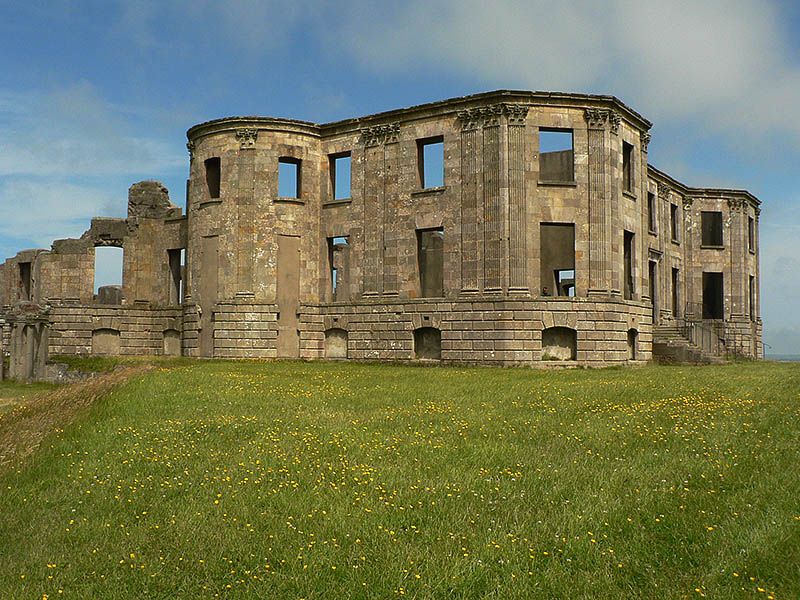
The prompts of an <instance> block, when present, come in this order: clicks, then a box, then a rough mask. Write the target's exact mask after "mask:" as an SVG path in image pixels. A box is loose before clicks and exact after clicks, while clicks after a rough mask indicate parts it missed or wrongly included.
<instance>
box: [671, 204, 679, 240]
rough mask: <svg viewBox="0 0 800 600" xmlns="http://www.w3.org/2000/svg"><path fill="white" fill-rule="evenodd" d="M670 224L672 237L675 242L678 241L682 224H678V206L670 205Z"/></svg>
mask: <svg viewBox="0 0 800 600" xmlns="http://www.w3.org/2000/svg"><path fill="white" fill-rule="evenodd" d="M669 222H670V235H671V237H672V241H673V242H677V241H679V240H678V232H679V231H680V223H679V222H678V205H677V204H670V205H669Z"/></svg>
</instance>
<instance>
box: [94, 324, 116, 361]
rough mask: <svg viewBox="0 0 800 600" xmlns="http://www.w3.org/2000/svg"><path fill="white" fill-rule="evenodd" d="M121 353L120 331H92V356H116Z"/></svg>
mask: <svg viewBox="0 0 800 600" xmlns="http://www.w3.org/2000/svg"><path fill="white" fill-rule="evenodd" d="M119 353H120V342H119V331H117V330H116V329H95V330H94V331H92V354H99V355H105V356H116V355H118V354H119Z"/></svg>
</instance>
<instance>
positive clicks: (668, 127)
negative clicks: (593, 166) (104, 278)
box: [0, 0, 800, 353]
mask: <svg viewBox="0 0 800 600" xmlns="http://www.w3.org/2000/svg"><path fill="white" fill-rule="evenodd" d="M796 4H797V3H794V2H788V1H787V2H777V1H774V0H773V1H765V0H726V1H709V2H703V1H702V0H700V1H694V2H690V1H677V0H659V1H654V2H650V1H648V0H639V1H632V0H610V1H608V2H605V3H597V2H572V3H567V2H562V3H552V2H549V1H548V2H544V1H538V0H530V1H527V2H503V1H496V2H492V3H487V2H479V1H477V0H447V1H435V0H428V1H423V0H408V1H405V2H397V3H393V2H387V3H375V2H373V3H370V2H346V1H341V2H336V3H328V2H319V1H314V0H298V1H293V2H274V1H270V0H263V1H252V2H245V1H241V0H240V1H229V2H222V1H219V0H217V1H214V2H212V1H210V0H192V1H175V2H170V1H168V0H162V1H149V0H141V1H138V2H118V1H114V0H104V1H83V2H79V3H77V2H72V1H66V0H64V1H60V0H52V1H49V2H36V1H33V0H32V1H29V2H27V3H21V2H18V1H7V0H0V8H2V14H3V19H0V51H2V53H1V54H0V56H2V63H3V68H2V69H0V256H11V255H13V254H14V253H15V252H16V251H17V250H19V249H22V248H28V247H48V246H49V244H50V242H51V241H52V239H54V238H57V237H66V236H76V235H80V234H81V233H82V232H83V231H84V230H85V229H86V228H87V226H88V221H89V218H90V217H91V216H95V215H107V216H123V215H124V213H125V208H126V198H127V188H128V186H129V185H130V184H131V183H133V182H134V181H138V180H141V179H158V180H160V181H162V182H164V183H165V184H166V185H167V187H168V188H169V189H170V192H171V195H172V198H173V201H175V202H176V203H177V204H180V205H183V203H184V182H185V179H186V174H187V170H188V160H187V154H186V149H185V131H186V129H188V128H189V127H190V126H191V125H193V124H195V123H199V122H201V121H204V120H207V119H212V118H217V117H221V116H228V115H248V114H260V115H273V116H283V117H293V118H299V119H304V120H310V121H322V122H324V121H330V120H336V119H340V118H347V117H352V116H359V115H363V114H369V113H374V112H378V111H382V110H388V109H391V108H397V107H401V106H409V105H413V104H418V103H421V102H427V101H432V100H438V99H443V98H449V97H453V96H460V95H464V94H469V93H474V92H479V91H485V90H490V89H497V88H514V89H532V90H559V91H575V92H591V93H602V94H613V95H615V96H618V97H619V98H621V99H622V100H623V101H625V102H626V103H628V104H630V105H631V106H632V107H633V108H634V109H636V110H637V111H639V112H641V113H642V114H644V115H645V116H646V117H647V118H649V119H650V120H651V121H653V122H654V124H655V125H654V127H653V130H652V134H653V140H652V142H651V144H650V161H651V163H652V164H654V165H655V166H657V167H658V168H660V169H662V170H665V171H667V172H668V173H670V174H671V175H673V176H675V177H676V178H678V179H680V180H682V181H684V182H685V183H687V184H689V185H709V186H726V187H739V188H746V189H748V190H750V191H751V192H753V193H754V194H756V195H757V196H758V197H759V198H761V199H762V200H763V202H764V207H763V208H764V210H763V212H762V218H761V244H762V255H761V259H762V293H763V302H762V312H763V317H764V321H765V340H766V341H767V342H768V343H769V344H770V345H771V346H772V351H773V352H777V353H791V352H794V353H800V311H795V310H794V309H793V307H794V305H795V303H796V302H797V301H798V299H800V258H799V257H800V191H798V190H799V189H800V185H798V184H800V118H798V116H797V113H796V111H797V107H798V106H800V7H798V6H796Z"/></svg>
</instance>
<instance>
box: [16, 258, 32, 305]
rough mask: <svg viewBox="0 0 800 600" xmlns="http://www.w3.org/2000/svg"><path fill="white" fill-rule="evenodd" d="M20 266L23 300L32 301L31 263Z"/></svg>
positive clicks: (22, 263) (20, 285)
mask: <svg viewBox="0 0 800 600" xmlns="http://www.w3.org/2000/svg"><path fill="white" fill-rule="evenodd" d="M18 264H19V287H20V290H21V295H22V299H23V300H25V301H29V300H31V263H29V262H21V263H18Z"/></svg>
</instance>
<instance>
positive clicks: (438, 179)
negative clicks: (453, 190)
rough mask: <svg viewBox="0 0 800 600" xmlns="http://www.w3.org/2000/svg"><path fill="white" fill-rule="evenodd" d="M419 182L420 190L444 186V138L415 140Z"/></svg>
mask: <svg viewBox="0 0 800 600" xmlns="http://www.w3.org/2000/svg"><path fill="white" fill-rule="evenodd" d="M417 161H418V168H419V181H420V186H421V187H422V189H427V188H435V187H442V186H443V185H444V137H443V136H441V135H439V136H436V137H431V138H425V139H423V140H417Z"/></svg>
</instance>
